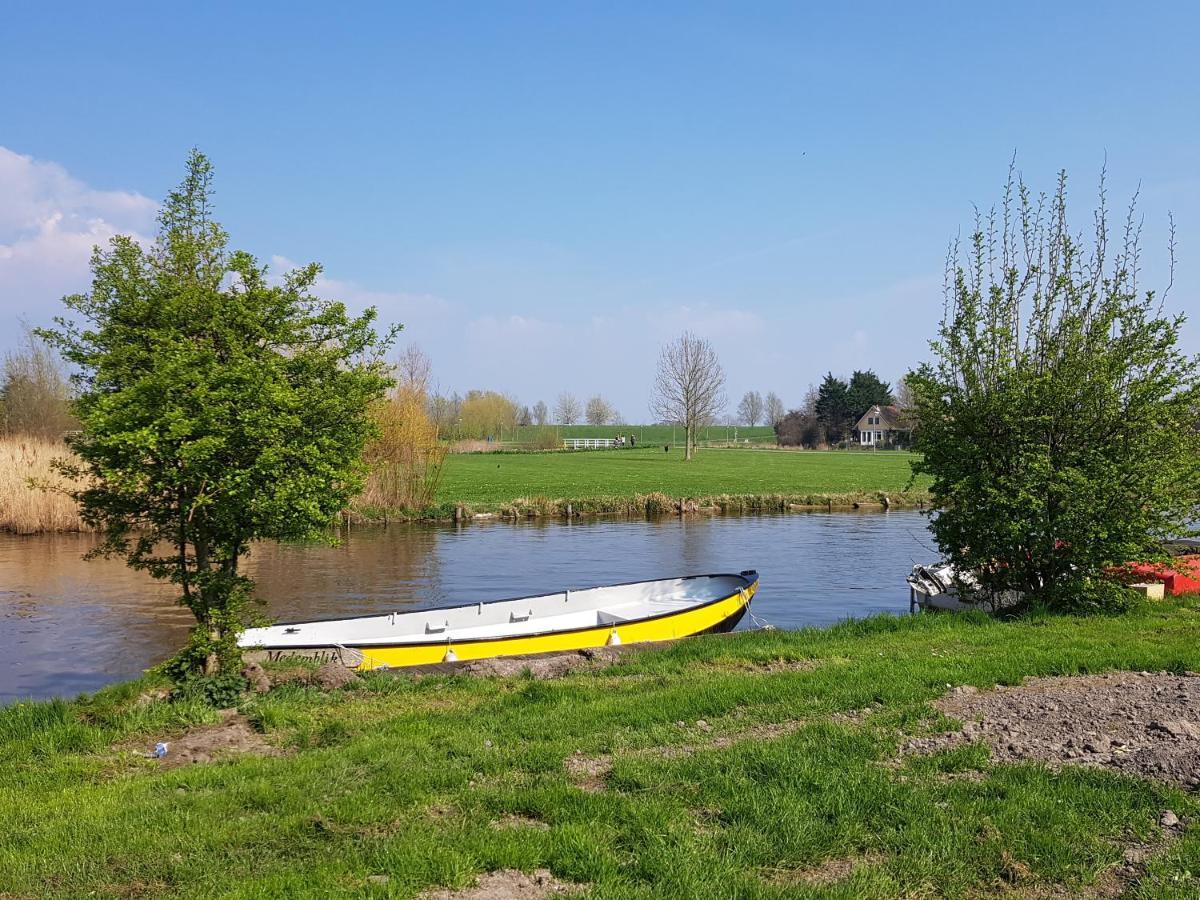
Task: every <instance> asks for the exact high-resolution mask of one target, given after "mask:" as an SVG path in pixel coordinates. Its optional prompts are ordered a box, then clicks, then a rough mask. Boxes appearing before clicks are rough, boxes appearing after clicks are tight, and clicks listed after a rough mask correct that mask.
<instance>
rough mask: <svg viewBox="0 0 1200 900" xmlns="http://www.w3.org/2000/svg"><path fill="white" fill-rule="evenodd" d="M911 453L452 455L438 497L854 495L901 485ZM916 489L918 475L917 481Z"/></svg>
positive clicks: (654, 450) (484, 500)
mask: <svg viewBox="0 0 1200 900" xmlns="http://www.w3.org/2000/svg"><path fill="white" fill-rule="evenodd" d="M912 459H913V455H912V454H910V453H903V452H899V451H881V452H878V453H858V452H845V451H841V452H838V451H830V452H816V451H808V452H791V451H768V450H762V451H758V450H701V451H700V452H699V453H698V454H697V455H696V458H695V459H693V460H692V461H691V462H685V461H684V459H683V452H682V450H680V449H678V448H672V450H671V452H670V453H664V452H663V449H662V446H656V447H649V448H645V449H643V448H641V447H639V448H637V449H635V450H583V451H578V452H572V453H519V454H518V453H509V454H487V453H484V454H471V453H464V454H452V455H450V456H448V457H447V458H446V467H445V470H444V472H443V476H442V484H441V489H440V490H439V492H438V498H439V500H441V501H442V502H443V503H454V502H463V503H469V504H482V505H486V504H496V503H504V502H508V501H511V500H514V499H516V498H518V497H538V496H541V497H554V498H568V499H572V498H587V497H627V496H632V495H634V494H648V493H652V492H655V491H658V492H661V493H664V494H667V495H668V496H671V497H707V496H713V495H718V494H790V495H809V494H811V495H819V494H857V493H862V494H866V493H878V492H892V493H898V492H900V491H902V490H903V489H904V487H905V485H906V484H907V483H908V480H909V475H910V469H909V463H910V461H911V460H912ZM916 486H917V487H918V488H923V487H924V482H923V481H922V482H918V483H917V485H916Z"/></svg>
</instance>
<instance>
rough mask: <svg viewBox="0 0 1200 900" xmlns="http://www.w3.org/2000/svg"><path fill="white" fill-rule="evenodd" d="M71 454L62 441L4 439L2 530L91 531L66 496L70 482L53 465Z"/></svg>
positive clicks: (0, 455)
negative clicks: (55, 460) (53, 462)
mask: <svg viewBox="0 0 1200 900" xmlns="http://www.w3.org/2000/svg"><path fill="white" fill-rule="evenodd" d="M70 453H71V451H70V450H68V449H67V447H66V445H65V444H63V443H61V442H59V441H46V440H41V439H39V438H31V437H23V436H22V437H0V531H15V532H16V533H17V534H37V533H39V532H44V531H90V530H91V529H89V528H88V526H87V525H85V524H84V522H83V520H82V519H81V518H80V516H79V508H78V506H76V504H75V501H74V500H72V499H71V498H70V497H69V496H67V494H66V493H64V491H65V490H66V489H67V488H68V487H70V482H69V481H68V480H67V479H66V478H64V477H63V476H62V475H61V474H59V473H58V472H56V471H54V469H53V468H52V467H51V465H50V464H51V462H52V461H53V460H54V459H56V458H60V457H64V456H69V455H70Z"/></svg>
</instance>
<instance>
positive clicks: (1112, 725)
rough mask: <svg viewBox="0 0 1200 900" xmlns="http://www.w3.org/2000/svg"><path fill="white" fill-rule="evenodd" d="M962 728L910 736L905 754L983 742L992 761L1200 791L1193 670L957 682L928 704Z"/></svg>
mask: <svg viewBox="0 0 1200 900" xmlns="http://www.w3.org/2000/svg"><path fill="white" fill-rule="evenodd" d="M934 705H935V706H936V707H937V708H938V709H939V710H940V711H941V712H942V713H944V714H945V715H947V716H949V717H951V718H954V719H958V720H960V721H961V722H962V723H963V727H962V729H961V730H959V731H952V732H947V733H945V734H937V735H933V736H931V737H922V738H915V739H913V740H910V741H908V742H907V743H906V744H905V746H904V752H905V753H933V752H936V751H939V750H944V749H948V748H951V747H957V746H961V745H963V744H965V743H969V742H973V741H983V742H984V743H986V744H987V745H988V746H989V747H990V748H991V752H992V759H993V760H995V761H996V762H1022V761H1037V762H1043V763H1046V764H1048V765H1050V766H1062V765H1081V766H1094V767H1101V768H1107V769H1115V770H1117V771H1119V772H1123V773H1125V774H1127V775H1134V776H1138V777H1141V778H1150V779H1155V780H1158V781H1165V782H1170V783H1172V784H1177V785H1180V786H1181V787H1184V788H1187V789H1188V790H1196V789H1197V788H1198V787H1200V674H1198V673H1194V672H1189V673H1186V674H1183V675H1177V674H1172V673H1168V672H1159V673H1151V672H1117V673H1110V674H1107V675H1082V676H1073V677H1064V678H1031V679H1026V681H1025V682H1024V683H1023V684H1020V685H1017V686H1013V687H1005V686H1003V685H997V686H996V688H995V689H993V690H989V691H979V690H977V689H975V688H973V687H970V686H967V687H960V688H955V689H954V690H952V691H951V692H950V693H949V694H947V695H946V696H944V697H942V698H941V699H940V700H938V701H936V702H935V704H934Z"/></svg>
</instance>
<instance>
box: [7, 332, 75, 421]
mask: <svg viewBox="0 0 1200 900" xmlns="http://www.w3.org/2000/svg"><path fill="white" fill-rule="evenodd" d="M78 427H79V423H78V421H77V420H76V419H75V417H74V416H73V415H72V414H71V386H70V381H69V379H68V377H67V372H66V367H65V366H64V365H63V362H62V359H61V358H60V357H59V355H58V354H57V353H56V352H55V351H54V349H53V348H51V347H50V345H48V344H47V343H46V342H45V341H44V340H42V339H41V338H40V337H37V336H36V335H34V334H33V333H32V332H31V331H29V330H28V329H26V330H25V339H24V342H23V346H21V347H20V348H19V349H16V350H12V351H9V352H8V353H6V354H5V356H4V361H3V364H2V366H0V431H3V432H7V433H9V434H27V435H31V436H35V437H42V438H46V439H47V440H57V439H58V438H61V437H62V436H63V432H66V431H70V430H72V429H75V428H78Z"/></svg>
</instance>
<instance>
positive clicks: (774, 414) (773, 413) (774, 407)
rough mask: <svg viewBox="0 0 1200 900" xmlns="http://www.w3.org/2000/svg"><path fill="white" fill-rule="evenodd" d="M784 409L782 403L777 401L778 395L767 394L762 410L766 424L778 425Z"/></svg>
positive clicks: (772, 392)
mask: <svg viewBox="0 0 1200 900" xmlns="http://www.w3.org/2000/svg"><path fill="white" fill-rule="evenodd" d="M783 414H784V409H783V401H782V400H780V399H779V395H778V394H776V393H775V392H774V391H771V392H770V393H769V394H767V399H766V403H765V406H764V410H763V415H764V416H765V417H766V424H768V425H778V424H779V423H780V421H781V420H782V419H783Z"/></svg>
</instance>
